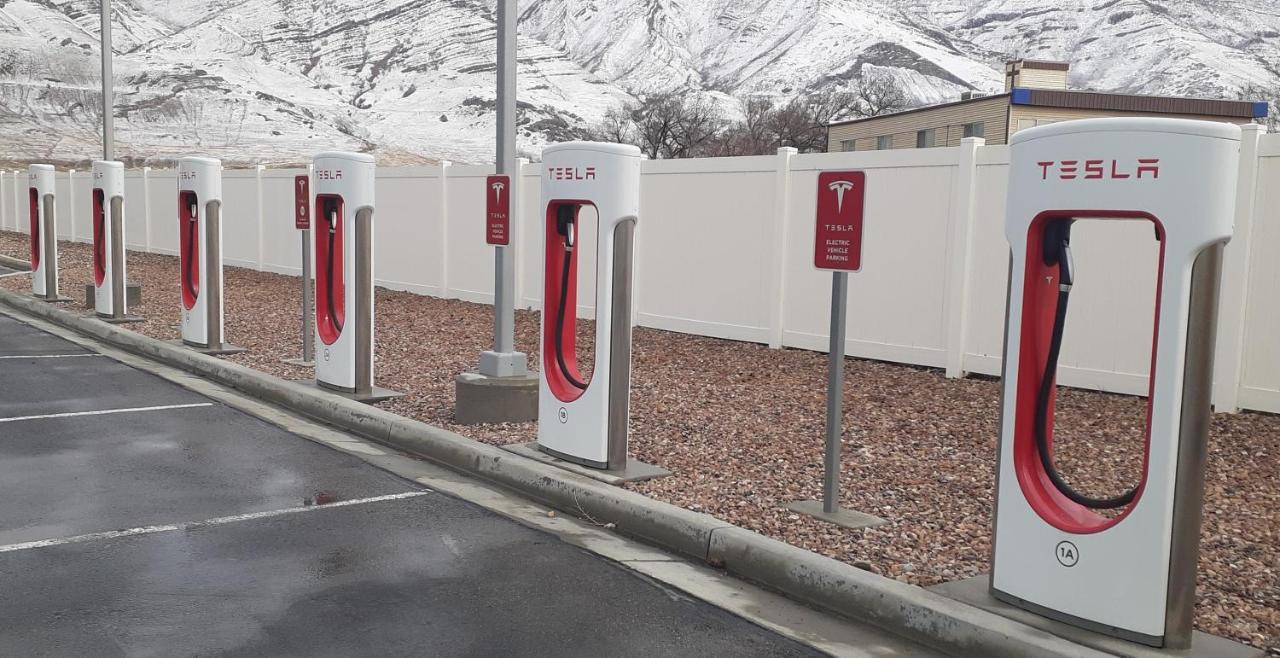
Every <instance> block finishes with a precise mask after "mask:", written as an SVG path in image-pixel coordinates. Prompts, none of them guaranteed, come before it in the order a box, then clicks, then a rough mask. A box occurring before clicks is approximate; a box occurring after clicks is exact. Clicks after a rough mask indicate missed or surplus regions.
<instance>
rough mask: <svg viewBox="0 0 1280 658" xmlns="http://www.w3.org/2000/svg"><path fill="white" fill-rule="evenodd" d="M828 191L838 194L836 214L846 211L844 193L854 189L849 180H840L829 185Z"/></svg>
mask: <svg viewBox="0 0 1280 658" xmlns="http://www.w3.org/2000/svg"><path fill="white" fill-rule="evenodd" d="M827 189H828V190H831V191H833V192H835V193H836V213H837V214H839V213H840V212H842V211H843V210H844V193H845V192H848V191H849V190H852V189H853V183H852V182H850V181H847V180H838V181H835V182H834V183H829V184H828V185H827Z"/></svg>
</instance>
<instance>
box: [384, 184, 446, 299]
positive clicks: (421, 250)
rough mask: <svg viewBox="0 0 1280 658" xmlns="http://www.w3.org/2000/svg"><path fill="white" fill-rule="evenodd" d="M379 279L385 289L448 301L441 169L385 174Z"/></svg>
mask: <svg viewBox="0 0 1280 658" xmlns="http://www.w3.org/2000/svg"><path fill="white" fill-rule="evenodd" d="M377 196H378V205H377V207H376V209H375V212H374V253H375V254H376V261H375V265H374V267H375V271H374V277H375V278H376V279H377V283H378V285H380V286H385V287H387V288H391V289H394V290H407V291H410V292H416V293H418V294H422V295H434V296H437V297H442V296H444V292H445V291H444V280H443V279H442V277H441V275H442V272H443V267H442V265H441V264H442V263H443V259H444V258H445V249H444V245H443V244H441V242H440V235H441V230H442V226H443V222H444V216H443V215H442V214H441V205H442V197H441V189H440V169H439V168H438V167H412V168H404V169H390V170H388V169H380V170H378V181H377Z"/></svg>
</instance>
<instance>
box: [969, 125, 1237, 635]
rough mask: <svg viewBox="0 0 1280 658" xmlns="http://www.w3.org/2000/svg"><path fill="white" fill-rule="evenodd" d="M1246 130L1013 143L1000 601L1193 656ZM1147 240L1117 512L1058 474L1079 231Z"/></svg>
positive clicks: (1045, 136)
mask: <svg viewBox="0 0 1280 658" xmlns="http://www.w3.org/2000/svg"><path fill="white" fill-rule="evenodd" d="M1239 142H1240V129H1239V128H1238V127H1236V126H1233V125H1229V124H1223V123H1209V122H1200V121H1187V120H1180V119H1097V120H1087V121H1071V122H1065V123H1059V124H1056V125H1052V126H1045V127H1041V128H1035V129H1030V130H1026V131H1021V132H1019V133H1018V134H1017V135H1016V136H1015V137H1014V138H1013V140H1012V142H1011V144H1012V157H1011V161H1010V168H1011V173H1010V178H1009V201H1008V208H1007V216H1006V217H1007V219H1006V224H1005V233H1006V236H1007V238H1008V240H1009V243H1010V245H1011V247H1012V266H1011V270H1010V273H1011V274H1010V281H1009V284H1010V285H1009V302H1008V320H1007V325H1006V327H1005V332H1006V333H1005V352H1004V377H1003V398H1002V418H1001V429H1000V432H1001V434H1000V453H999V455H1000V458H999V471H998V473H999V476H998V483H997V503H996V515H995V538H994V541H995V546H994V557H993V563H992V569H991V590H992V593H993V594H994V595H995V596H996V598H998V599H1001V600H1003V601H1005V602H1007V603H1011V604H1013V605H1016V606H1019V607H1023V608H1027V609H1030V610H1032V611H1035V612H1037V613H1040V614H1042V615H1044V616H1047V617H1051V618H1055V619H1057V620H1059V621H1064V622H1067V623H1071V624H1075V625H1078V626H1083V627H1085V628H1089V629H1091V630H1094V631H1098V632H1102V633H1107V634H1110V635H1115V636H1119V637H1122V638H1125V639H1128V640H1131V641H1135V642H1141V643H1144V644H1149V645H1154V646H1167V647H1171V648H1186V647H1188V646H1189V645H1190V638H1191V630H1192V611H1193V607H1194V597H1195V580H1196V559H1197V556H1198V553H1199V539H1200V515H1201V500H1202V493H1203V478H1204V460H1205V451H1206V447H1205V444H1206V438H1207V434H1208V422H1209V414H1210V408H1209V393H1210V382H1211V381H1212V370H1213V344H1214V328H1215V322H1216V315H1217V298H1218V287H1219V275H1220V272H1221V267H1222V248H1223V245H1224V244H1225V243H1226V242H1227V241H1228V240H1229V239H1230V238H1231V230H1232V216H1233V212H1234V194H1235V188H1236V169H1237V166H1238V156H1239ZM1083 220H1087V221H1106V222H1111V221H1134V222H1147V223H1149V224H1150V225H1151V227H1152V230H1153V231H1154V233H1155V237H1156V239H1157V240H1158V241H1159V271H1158V273H1157V279H1156V280H1157V282H1158V283H1157V286H1156V292H1155V295H1156V299H1155V309H1156V311H1155V320H1154V335H1153V337H1152V356H1151V368H1150V387H1149V397H1148V402H1147V404H1148V410H1147V426H1146V441H1145V459H1144V464H1145V469H1144V471H1143V475H1142V477H1141V478H1140V480H1139V481H1138V482H1137V483H1134V485H1133V488H1132V489H1130V490H1129V491H1127V492H1126V493H1124V494H1121V495H1119V496H1115V497H1113V498H1103V499H1099V498H1093V497H1090V496H1087V495H1084V494H1081V493H1080V492H1078V491H1076V490H1075V489H1072V488H1071V486H1070V485H1069V484H1068V483H1067V482H1066V481H1065V480H1064V479H1063V477H1062V476H1061V475H1060V474H1059V473H1058V472H1057V470H1056V468H1055V467H1054V463H1053V402H1054V388H1055V384H1054V377H1055V374H1056V372H1057V361H1058V351H1059V348H1060V346H1061V343H1062V336H1063V326H1064V324H1065V319H1066V315H1067V307H1068V304H1067V300H1068V298H1069V295H1070V290H1071V285H1072V282H1073V281H1074V279H1075V278H1076V276H1075V275H1076V274H1079V278H1082V279H1083V278H1084V277H1086V276H1088V274H1087V273H1085V272H1079V273H1075V272H1073V271H1072V260H1071V249H1070V236H1071V224H1072V222H1074V221H1083Z"/></svg>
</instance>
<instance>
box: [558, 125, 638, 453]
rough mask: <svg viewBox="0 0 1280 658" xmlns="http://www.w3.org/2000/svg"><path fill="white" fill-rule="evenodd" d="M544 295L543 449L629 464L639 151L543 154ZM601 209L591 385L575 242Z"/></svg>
mask: <svg viewBox="0 0 1280 658" xmlns="http://www.w3.org/2000/svg"><path fill="white" fill-rule="evenodd" d="M542 164H543V178H542V206H543V208H544V215H543V221H544V224H545V226H544V229H545V230H544V238H545V241H544V243H543V244H544V249H543V253H544V258H545V260H544V263H543V266H544V294H543V298H542V299H543V306H542V368H541V372H540V374H539V384H538V386H539V390H538V419H539V421H538V447H539V448H541V449H542V450H543V451H544V452H546V453H548V454H551V455H553V456H555V457H558V458H560V459H564V460H567V461H570V462H574V463H577V464H581V465H584V466H589V467H593V468H598V469H609V470H617V469H623V468H625V467H626V464H627V423H628V415H629V408H628V396H629V394H630V387H631V271H632V260H633V258H632V247H633V245H634V237H635V229H636V223H637V221H638V219H639V215H640V150H639V149H637V148H636V147H634V146H626V145H621V144H599V143H591V142H570V143H566V144H557V145H555V146H550V147H548V148H546V149H545V150H543V152H542ZM588 206H591V207H594V209H595V211H596V214H597V215H598V217H599V227H598V230H597V231H596V244H595V245H594V249H595V253H596V272H595V309H596V318H597V322H596V333H595V359H594V364H593V367H592V368H591V372H590V377H584V376H583V375H582V374H581V373H580V372H579V371H578V363H577V352H576V332H575V330H574V327H575V321H576V320H577V316H578V314H577V302H578V298H577V272H578V256H577V254H578V253H579V251H580V250H579V249H578V244H577V242H576V237H577V235H578V233H579V225H578V220H579V215H580V212H581V210H582V209H583V208H584V207H588Z"/></svg>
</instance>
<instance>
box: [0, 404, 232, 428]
mask: <svg viewBox="0 0 1280 658" xmlns="http://www.w3.org/2000/svg"><path fill="white" fill-rule="evenodd" d="M212 406H213V403H212V402H193V403H191V404H165V405H161V406H158V407H129V408H128V409H99V410H98V411H68V412H65V413H60V414H40V415H38V416H14V417H12V418H0V423H16V422H18V421H20V420H41V419H44V418H71V417H73V416H105V415H107V414H128V413H135V412H144V411H166V410H169V409H191V408H194V407H212Z"/></svg>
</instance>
